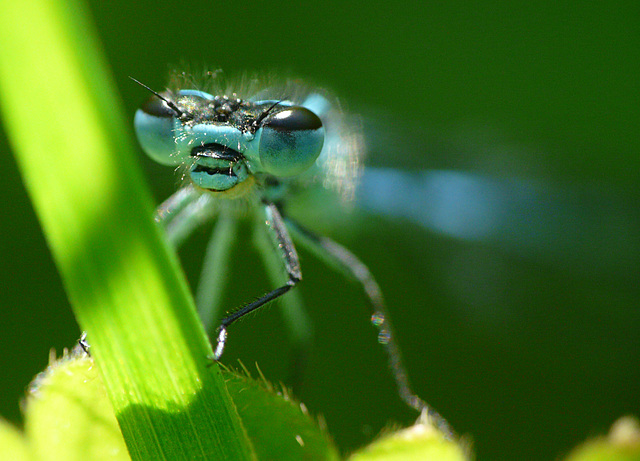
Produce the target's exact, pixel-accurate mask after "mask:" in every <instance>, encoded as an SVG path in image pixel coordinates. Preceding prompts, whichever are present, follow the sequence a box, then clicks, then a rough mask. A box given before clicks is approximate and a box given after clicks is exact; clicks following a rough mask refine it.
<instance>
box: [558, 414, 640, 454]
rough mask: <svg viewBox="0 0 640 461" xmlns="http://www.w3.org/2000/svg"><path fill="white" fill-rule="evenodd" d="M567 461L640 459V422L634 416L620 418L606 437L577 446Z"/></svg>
mask: <svg viewBox="0 0 640 461" xmlns="http://www.w3.org/2000/svg"><path fill="white" fill-rule="evenodd" d="M566 461H640V424H639V423H638V420H637V419H635V418H633V417H625V418H620V419H619V420H618V421H616V422H615V423H614V424H613V426H612V427H611V431H610V432H609V434H608V435H607V436H605V437H598V438H595V439H593V440H589V441H587V442H585V443H584V444H583V445H582V446H580V447H578V448H576V449H575V450H574V451H573V452H572V453H571V454H570V455H569V456H568V457H567V458H566Z"/></svg>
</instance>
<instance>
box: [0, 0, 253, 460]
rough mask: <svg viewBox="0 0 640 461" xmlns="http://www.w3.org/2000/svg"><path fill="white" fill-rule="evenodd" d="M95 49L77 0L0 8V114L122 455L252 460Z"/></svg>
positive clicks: (29, 0) (46, 0)
mask: <svg viewBox="0 0 640 461" xmlns="http://www.w3.org/2000/svg"><path fill="white" fill-rule="evenodd" d="M100 51H101V48H100V45H99V43H98V40H97V39H96V37H95V33H94V29H93V26H92V24H91V23H90V22H89V20H88V19H87V12H86V11H85V7H84V5H83V4H81V3H80V2H79V1H77V0H67V1H60V0H25V1H22V2H4V4H3V11H2V14H1V15H0V96H1V97H2V100H1V108H2V116H3V121H4V123H5V126H6V129H7V133H8V135H9V139H10V141H11V143H12V146H13V149H14V152H15V155H16V158H17V161H18V164H19V167H20V170H21V172H22V175H23V178H24V182H25V185H26V187H27V190H28V192H29V194H30V196H31V199H32V201H33V204H34V208H35V210H36V213H37V215H38V217H39V219H40V222H41V224H42V228H43V230H44V233H45V236H46V238H47V241H48V243H49V246H50V248H51V251H52V253H53V256H54V258H55V261H56V263H57V265H58V268H59V271H60V273H61V275H62V278H63V281H64V284H65V286H66V289H67V293H68V296H69V298H70V300H71V304H72V306H73V309H74V312H75V315H76V317H77V319H78V322H79V324H80V326H81V327H82V329H84V330H86V331H87V333H88V337H89V341H90V343H91V345H92V349H91V350H92V353H93V355H94V357H95V360H96V363H97V364H98V366H99V369H100V371H101V373H102V376H103V378H104V382H105V385H106V387H107V391H108V394H109V397H110V399H111V402H112V404H113V406H114V410H115V412H116V416H117V418H118V422H119V424H120V427H121V429H122V432H123V435H124V437H125V440H126V443H127V447H128V449H129V452H130V454H131V456H132V458H133V459H251V458H252V457H253V454H252V449H251V446H250V443H249V441H248V439H247V437H246V434H245V431H244V429H243V427H242V425H241V422H240V418H239V417H238V414H237V412H236V409H235V407H234V405H233V403H232V401H231V398H230V397H229V394H228V392H227V389H226V387H225V385H224V382H223V380H222V378H221V375H220V372H219V370H218V367H217V366H216V367H208V364H209V362H208V360H207V359H206V357H207V355H208V354H210V352H211V350H210V346H209V344H208V341H207V338H206V335H205V332H204V331H203V329H202V326H201V324H200V322H199V321H198V318H197V315H196V312H195V309H194V306H193V302H192V301H191V300H190V297H189V294H188V290H187V286H186V283H185V280H184V278H183V276H182V274H181V271H180V270H179V266H178V264H177V261H176V259H175V256H174V255H173V254H172V253H171V252H170V251H169V250H168V248H167V246H166V244H165V243H164V241H163V239H162V237H161V234H160V232H159V229H158V228H157V227H156V225H155V224H154V223H153V221H152V219H151V216H152V205H151V199H150V195H149V193H148V192H147V190H146V189H145V188H144V182H143V180H142V175H141V173H140V171H139V168H138V166H137V164H136V163H135V160H134V159H135V155H136V153H135V150H134V148H133V144H132V142H131V140H130V136H129V130H128V129H127V124H126V122H125V121H124V117H123V110H122V107H121V105H120V103H119V99H118V96H117V94H116V92H115V90H114V85H113V82H112V81H111V80H110V76H109V72H108V70H107V66H106V65H105V62H104V60H103V58H102V56H101V54H100ZM43 301H45V302H46V300H43ZM51 308H52V309H54V308H55V306H51Z"/></svg>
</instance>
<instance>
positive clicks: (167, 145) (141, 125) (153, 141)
mask: <svg viewBox="0 0 640 461" xmlns="http://www.w3.org/2000/svg"><path fill="white" fill-rule="evenodd" d="M168 97H169V95H167V98H168ZM178 115H179V114H178V113H176V111H175V109H172V108H171V107H170V106H169V105H168V104H167V103H166V101H163V100H162V99H160V98H158V97H157V96H152V97H151V98H150V99H149V100H147V101H146V102H145V103H144V104H142V106H140V109H138V111H137V112H136V116H135V118H134V122H133V123H134V128H135V131H136V136H137V137H138V141H139V142H140V145H141V146H142V149H143V150H144V151H145V153H146V154H147V155H148V156H149V157H151V158H152V159H153V160H155V161H156V162H158V163H162V164H163V165H177V164H179V163H180V161H181V160H180V159H179V158H177V157H176V142H175V137H174V129H175V122H176V119H177V117H178Z"/></svg>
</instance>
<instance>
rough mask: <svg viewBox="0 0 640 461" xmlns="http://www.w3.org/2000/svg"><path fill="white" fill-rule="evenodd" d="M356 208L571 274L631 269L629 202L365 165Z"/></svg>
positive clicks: (636, 256)
mask: <svg viewBox="0 0 640 461" xmlns="http://www.w3.org/2000/svg"><path fill="white" fill-rule="evenodd" d="M357 203H358V204H359V205H360V206H361V207H362V208H364V209H365V210H368V211H369V212H372V213H376V214H382V215H386V216H388V217H392V218H394V219H395V218H403V219H408V220H410V221H412V222H414V223H416V224H419V225H420V226H422V227H424V228H425V229H427V230H429V231H431V232H436V233H439V234H443V235H446V236H448V237H450V238H454V239H459V240H464V241H471V242H480V243H485V244H489V245H493V246H496V247H499V248H500V249H502V250H503V251H506V252H512V253H515V254H518V255H521V256H526V257H530V258H535V259H538V260H541V261H542V262H549V263H553V264H554V265H560V266H564V267H567V268H571V269H579V270H587V271H592V270H599V271H609V270H619V271H630V270H632V269H637V268H638V265H639V262H640V233H638V229H640V209H639V208H638V206H637V203H636V202H635V201H634V200H633V199H632V197H625V196H624V195H623V194H622V193H620V192H618V193H614V192H612V191H610V190H609V191H603V190H598V189H596V188H594V187H586V186H585V187H579V186H574V187H568V186H564V187H563V186H558V185H552V184H549V183H545V182H543V181H539V180H538V181H536V180H525V179H517V178H508V179H504V178H501V179H498V178H491V177H488V176H484V175H481V174H478V173H473V172H468V171H453V170H451V171H436V170H432V171H418V172H407V171H400V170H394V169H385V168H368V169H367V170H366V172H365V174H364V176H363V178H362V184H361V186H360V189H359V191H358V196H357Z"/></svg>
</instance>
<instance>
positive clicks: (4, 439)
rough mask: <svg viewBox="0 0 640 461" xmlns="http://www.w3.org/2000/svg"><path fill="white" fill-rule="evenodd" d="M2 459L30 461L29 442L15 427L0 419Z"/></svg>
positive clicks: (0, 453)
mask: <svg viewBox="0 0 640 461" xmlns="http://www.w3.org/2000/svg"><path fill="white" fill-rule="evenodd" d="M0 459H10V460H12V461H30V460H32V459H33V458H32V457H31V454H30V453H29V447H28V444H27V440H26V438H25V437H24V435H23V434H22V433H20V431H19V430H18V429H16V428H15V427H13V425H11V424H9V423H8V422H6V421H5V420H3V419H0Z"/></svg>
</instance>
